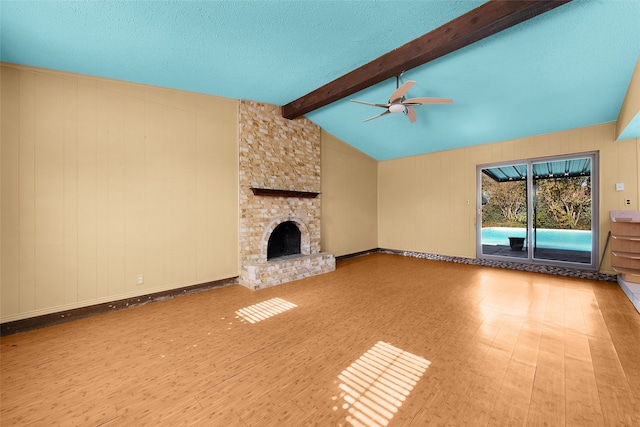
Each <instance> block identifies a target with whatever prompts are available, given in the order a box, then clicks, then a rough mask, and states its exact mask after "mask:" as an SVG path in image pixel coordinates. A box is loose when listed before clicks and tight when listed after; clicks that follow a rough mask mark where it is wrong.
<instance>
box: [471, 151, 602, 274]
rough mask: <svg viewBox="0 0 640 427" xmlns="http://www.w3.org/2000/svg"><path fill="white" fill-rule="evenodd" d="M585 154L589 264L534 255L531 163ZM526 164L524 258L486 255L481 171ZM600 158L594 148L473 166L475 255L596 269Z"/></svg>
mask: <svg viewBox="0 0 640 427" xmlns="http://www.w3.org/2000/svg"><path fill="white" fill-rule="evenodd" d="M585 157H588V158H590V159H591V172H590V179H591V263H589V264H587V263H580V262H570V261H560V260H548V259H540V258H534V249H533V244H532V239H533V236H532V233H533V229H534V226H535V224H534V223H533V221H534V218H533V209H534V206H535V204H534V197H535V195H534V194H533V180H534V177H533V173H532V172H533V166H532V165H533V164H534V163H541V162H556V161H563V160H572V159H580V158H585ZM517 164H526V165H527V179H526V188H527V228H526V242H527V257H526V258H521V257H508V256H500V255H487V254H483V251H482V206H483V205H482V170H483V169H489V168H496V167H502V166H509V165H517ZM599 166H600V158H599V153H598V152H597V151H590V152H584V153H575V154H567V155H560V156H548V157H537V158H531V159H516V160H510V161H504V162H495V163H486V164H481V165H476V257H477V258H481V259H490V260H500V261H510V262H517V263H522V264H535V265H552V266H559V267H572V268H580V269H583V270H597V269H598V268H599V263H600V259H599V249H600V220H599V216H600V215H599V212H600V199H599V194H600V185H599V182H600V173H599Z"/></svg>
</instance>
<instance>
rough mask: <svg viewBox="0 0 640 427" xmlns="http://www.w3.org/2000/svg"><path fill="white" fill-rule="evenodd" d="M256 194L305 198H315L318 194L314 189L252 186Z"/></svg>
mask: <svg viewBox="0 0 640 427" xmlns="http://www.w3.org/2000/svg"><path fill="white" fill-rule="evenodd" d="M251 191H253V195H254V196H267V197H300V198H303V199H315V198H316V197H318V194H320V193H316V192H313V191H297V190H278V189H274V188H255V187H251Z"/></svg>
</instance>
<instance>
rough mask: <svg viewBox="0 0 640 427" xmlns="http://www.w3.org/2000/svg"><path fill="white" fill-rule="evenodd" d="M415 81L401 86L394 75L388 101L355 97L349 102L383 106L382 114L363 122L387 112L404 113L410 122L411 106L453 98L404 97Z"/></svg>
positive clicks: (412, 119)
mask: <svg viewBox="0 0 640 427" xmlns="http://www.w3.org/2000/svg"><path fill="white" fill-rule="evenodd" d="M415 84H416V82H415V81H413V80H409V81H407V82H406V83H404V84H403V85H402V86H398V85H399V76H398V77H396V90H395V92H393V93H392V94H391V96H390V97H389V102H387V103H386V104H374V103H371V102H365V101H358V100H356V99H352V100H351V102H355V103H357V104H364V105H369V106H372V107H379V108H384V109H385V110H387V111H385V112H384V113H382V114H378V115H377V116H373V117H369V118H368V119H365V120H363V122H368V121H370V120H373V119H377V118H378V117H382V116H385V115H387V114H389V113H393V114H397V113H404V114H405V115H406V116H407V117H408V118H409V121H410V122H411V123H414V122H415V121H416V118H417V116H416V112H415V110H414V109H413V107H415V106H417V105H425V104H452V103H453V100H452V99H449V98H410V99H406V98H405V94H406V93H407V92H408V91H409V89H411V88H412V87H413V85H415Z"/></svg>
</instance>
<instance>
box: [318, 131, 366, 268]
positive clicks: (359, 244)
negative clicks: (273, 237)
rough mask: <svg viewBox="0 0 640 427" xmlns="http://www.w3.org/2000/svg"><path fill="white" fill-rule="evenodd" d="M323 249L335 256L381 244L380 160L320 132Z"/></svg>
mask: <svg viewBox="0 0 640 427" xmlns="http://www.w3.org/2000/svg"><path fill="white" fill-rule="evenodd" d="M321 159H322V160H321V163H322V190H321V191H322V195H321V197H322V239H321V241H322V250H323V251H325V252H330V253H332V254H334V255H336V256H340V255H347V254H352V253H356V252H360V251H365V250H369V249H375V248H377V247H378V238H377V221H378V218H377V211H378V206H377V204H378V197H377V187H378V185H377V181H378V178H377V162H376V160H374V159H373V158H371V157H369V156H367V155H365V154H364V153H362V152H361V151H358V150H357V149H355V148H353V147H351V146H350V145H347V144H346V143H344V142H343V141H341V140H339V139H338V138H336V137H334V136H333V135H331V134H329V133H327V132H325V131H322V133H321Z"/></svg>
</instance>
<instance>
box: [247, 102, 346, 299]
mask: <svg viewBox="0 0 640 427" xmlns="http://www.w3.org/2000/svg"><path fill="white" fill-rule="evenodd" d="M238 126H239V128H238V143H239V177H240V182H239V184H240V194H239V204H240V221H239V222H240V236H239V243H240V244H239V248H240V263H241V266H240V284H241V285H244V286H246V287H248V288H250V289H254V290H257V289H262V288H266V287H270V286H275V285H279V284H282V283H286V282H290V281H293V280H298V279H302V278H305V277H310V276H313V275H316V274H322V273H327V272H329V271H333V270H335V258H334V256H333V255H332V254H328V253H323V252H321V251H320V206H321V199H322V195H321V194H320V128H319V127H318V126H317V125H315V124H314V123H313V122H311V121H309V120H307V119H306V118H304V117H302V118H299V119H295V120H288V119H285V118H283V117H282V115H281V111H280V107H278V106H275V105H269V104H263V103H258V102H253V101H241V102H240V103H239V107H238ZM316 196H317V197H316ZM287 221H291V222H293V223H295V225H296V226H297V227H298V229H299V230H300V254H296V255H288V256H283V257H279V258H274V259H272V260H267V253H268V242H269V236H270V235H271V233H272V232H273V230H274V229H275V228H276V227H277V226H278V225H279V224H281V223H283V222H287Z"/></svg>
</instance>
